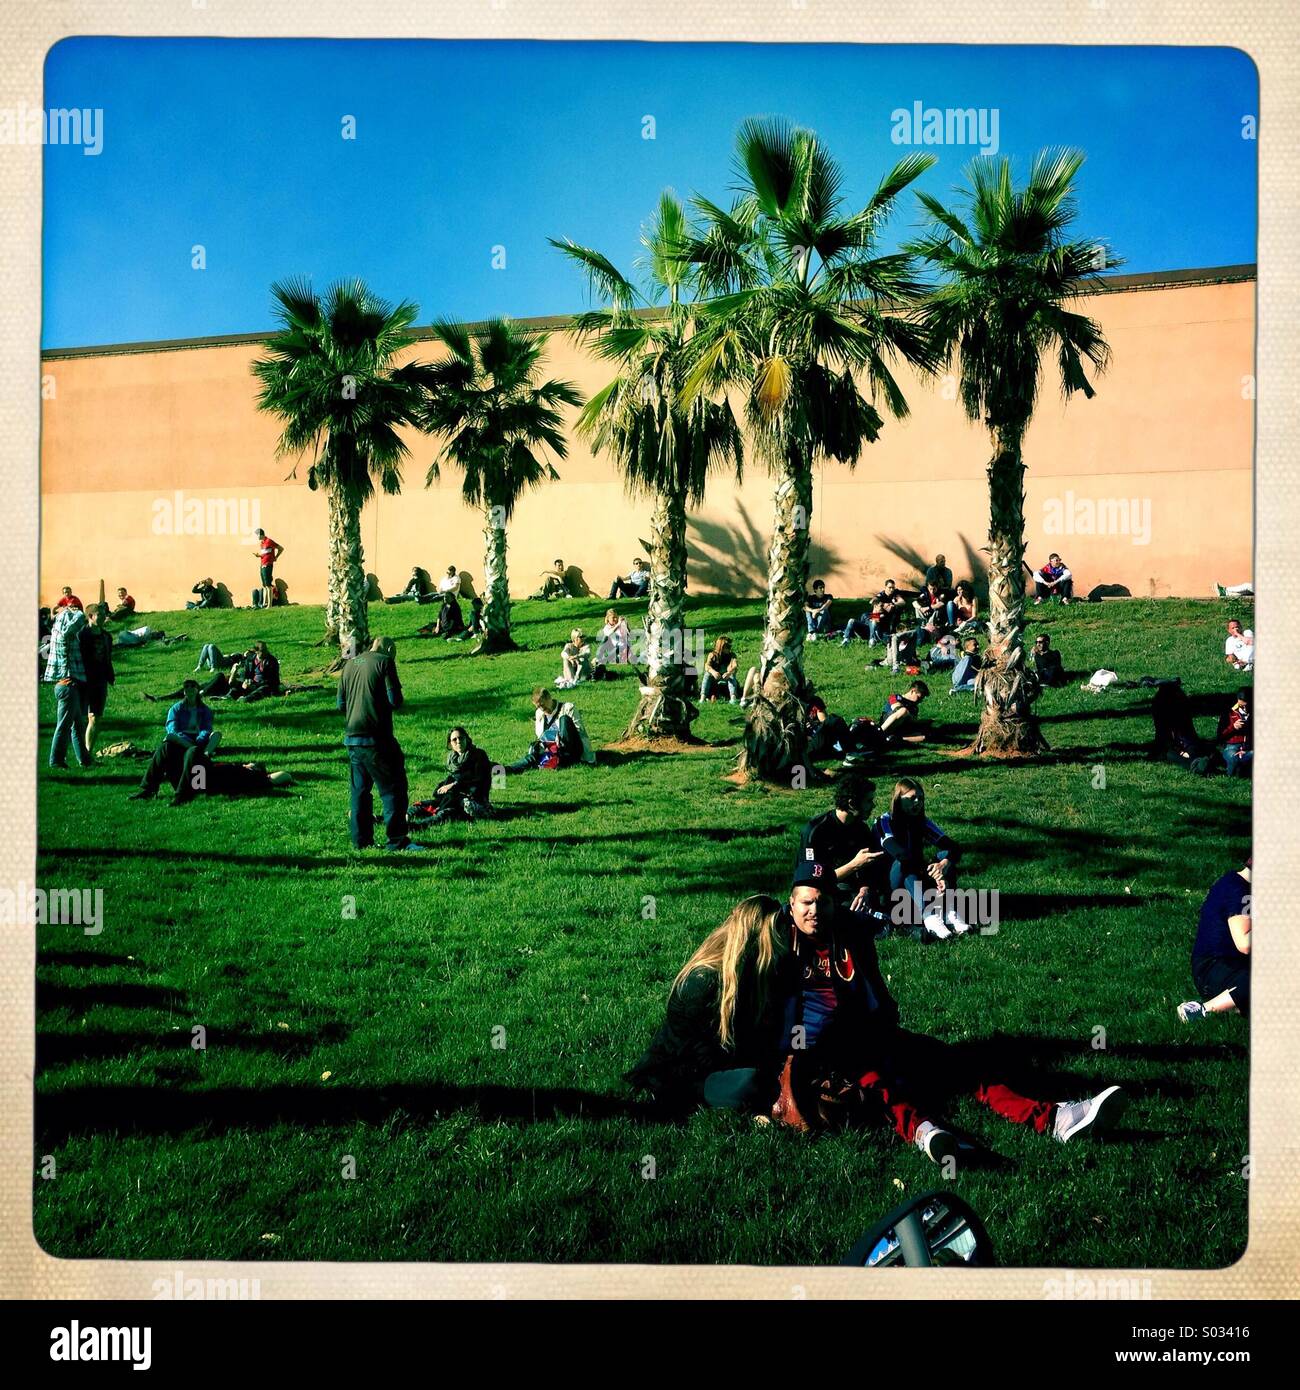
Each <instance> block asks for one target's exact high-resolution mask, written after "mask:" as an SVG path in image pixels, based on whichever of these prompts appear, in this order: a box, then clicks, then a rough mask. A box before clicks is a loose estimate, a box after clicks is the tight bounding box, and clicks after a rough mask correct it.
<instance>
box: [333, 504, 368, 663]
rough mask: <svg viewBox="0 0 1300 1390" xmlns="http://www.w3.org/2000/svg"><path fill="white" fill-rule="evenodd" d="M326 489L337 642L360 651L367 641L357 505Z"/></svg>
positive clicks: (363, 561) (363, 568)
mask: <svg viewBox="0 0 1300 1390" xmlns="http://www.w3.org/2000/svg"><path fill="white" fill-rule="evenodd" d="M336 491H337V490H336V489H331V491H330V512H329V572H330V580H331V583H332V584H333V586H334V589H335V598H334V601H335V604H336V610H335V618H336V622H337V626H338V634H339V646H340V647H342V648H344V649H346V648H347V647H348V646H349V645H351V646H352V648H353V650H354V651H358V652H360V651H364V650H365V649H366V647H368V646H369V645H370V615H369V612H368V610H367V608H366V572H365V553H364V551H363V549H362V545H361V508H360V506H359V505H358V503H357V502H356V500H355V499H354V498H352V497H350V496H348V495H347V494H346V493H343V492H338V494H337V496H336Z"/></svg>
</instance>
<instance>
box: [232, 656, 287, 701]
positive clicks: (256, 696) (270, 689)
mask: <svg viewBox="0 0 1300 1390" xmlns="http://www.w3.org/2000/svg"><path fill="white" fill-rule="evenodd" d="M241 693H242V698H243V699H244V701H245V702H246V703H249V704H251V703H252V702H253V701H254V700H265V699H266V698H267V697H268V696H269V695H282V694H283V693H284V691H283V689H282V688H281V686H280V662H279V660H278V659H277V658H276V657H274V656H272V655H271V651H270V648H269V647H268V646H267V645H266V643H265V642H261V641H258V642H254V643H253V661H252V667H251V669H250V671H249V673H248V680H247V681H246V682H245V684H244V687H243V691H242V692H241ZM236 698H240V697H238V696H236V695H235V693H234V692H233V691H232V692H231V699H232V700H233V699H236Z"/></svg>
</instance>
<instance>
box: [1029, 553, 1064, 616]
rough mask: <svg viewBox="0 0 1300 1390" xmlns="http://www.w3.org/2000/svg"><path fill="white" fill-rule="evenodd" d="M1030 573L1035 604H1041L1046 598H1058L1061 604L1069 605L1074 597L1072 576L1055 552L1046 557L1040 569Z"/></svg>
mask: <svg viewBox="0 0 1300 1390" xmlns="http://www.w3.org/2000/svg"><path fill="white" fill-rule="evenodd" d="M1030 573H1031V574H1032V576H1033V580H1034V602H1035V603H1042V601H1043V600H1044V599H1046V598H1059V599H1060V600H1061V602H1062V603H1069V601H1070V600H1071V599H1072V598H1073V597H1074V576H1073V575H1072V574H1071V573H1070V571H1069V568H1068V567H1067V566H1066V563H1065V561H1064V560H1062V559H1061V557H1060V556H1059V555H1057V554H1056V552H1055V551H1053V552H1052V554H1051V555H1049V556H1048V557H1047V563H1046V564H1045V565H1044V566H1043V568H1042V569H1040V570H1031V571H1030Z"/></svg>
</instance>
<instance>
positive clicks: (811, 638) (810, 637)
mask: <svg viewBox="0 0 1300 1390" xmlns="http://www.w3.org/2000/svg"><path fill="white" fill-rule="evenodd" d="M808 640H809V641H810V642H815V641H816V640H817V634H816V633H815V632H810V633H809V634H808Z"/></svg>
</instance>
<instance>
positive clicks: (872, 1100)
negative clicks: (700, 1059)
mask: <svg viewBox="0 0 1300 1390" xmlns="http://www.w3.org/2000/svg"><path fill="white" fill-rule="evenodd" d="M833 882H834V876H833V874H832V872H831V870H830V869H829V867H828V866H826V865H823V864H819V863H816V862H815V861H806V862H804V863H801V864H800V865H799V868H798V870H797V871H796V873H795V877H794V884H793V886H792V888H791V891H790V898H789V902H788V904H787V907H786V909H785V911H784V912H783V913H782V917H781V922H780V924H781V925H784V926H786V927H787V929H788V930H789V933H790V943H791V945H790V951H791V955H792V956H793V958H794V968H793V971H792V972H791V973H792V974H794V975H795V977H796V978H797V980H798V986H799V988H798V993H797V995H796V996H795V997H794V999H793V1001H792V1003H791V1006H790V1007H789V1008H788V1010H787V1014H786V1028H785V1033H784V1036H785V1037H786V1039H788V1040H790V1042H791V1043H793V1042H794V1040H795V1039H796V1038H797V1040H798V1046H790V1047H789V1050H788V1056H787V1058H786V1061H785V1064H784V1067H783V1069H782V1073H781V1089H780V1095H779V1096H778V1099H777V1101H776V1103H775V1105H774V1106H773V1108H772V1117H773V1119H776V1120H779V1121H781V1122H782V1123H784V1124H788V1125H792V1126H794V1127H795V1128H798V1129H811V1128H814V1127H817V1128H820V1127H823V1126H824V1125H826V1124H828V1123H830V1122H831V1121H832V1120H833V1119H838V1120H843V1119H845V1118H849V1119H852V1118H856V1117H863V1118H866V1117H871V1118H877V1117H881V1116H882V1115H883V1117H884V1118H885V1119H886V1121H887V1122H888V1123H890V1124H891V1127H892V1128H893V1130H894V1132H895V1133H896V1134H897V1135H898V1136H899V1138H900V1139H902V1140H903V1141H904V1143H908V1144H915V1146H916V1147H917V1148H918V1149H920V1150H921V1152H922V1153H923V1154H925V1155H926V1157H927V1158H930V1159H932V1160H933V1161H934V1162H936V1163H942V1162H944V1160H946V1159H952V1160H954V1161H956V1160H958V1159H959V1158H960V1156H961V1155H962V1154H963V1153H964V1152H965V1153H970V1152H972V1149H973V1146H970V1145H968V1144H967V1143H965V1142H964V1141H961V1140H959V1139H958V1137H957V1136H956V1135H955V1134H953V1133H951V1132H950V1131H949V1130H947V1129H945V1128H944V1127H943V1126H942V1124H941V1123H940V1122H939V1120H938V1119H937V1118H935V1117H932V1116H933V1114H934V1112H933V1111H930V1110H929V1106H928V1105H927V1104H925V1102H923V1101H922V1100H921V1099H920V1093H921V1092H922V1091H924V1092H927V1093H929V1092H937V1091H940V1090H942V1091H943V1092H945V1093H947V1094H948V1095H956V1094H961V1093H967V1094H969V1095H971V1096H972V1097H973V1099H975V1100H976V1101H977V1102H978V1103H979V1104H981V1105H986V1106H988V1107H989V1109H991V1110H993V1111H994V1112H995V1113H997V1114H999V1115H1001V1116H1002V1117H1003V1118H1004V1119H1007V1120H1010V1121H1011V1122H1012V1123H1013V1124H1025V1125H1032V1126H1033V1128H1034V1130H1035V1131H1036V1132H1037V1133H1039V1134H1050V1135H1051V1136H1052V1137H1053V1138H1054V1139H1056V1140H1058V1141H1059V1142H1061V1143H1068V1142H1070V1141H1071V1140H1074V1139H1078V1138H1082V1137H1084V1136H1090V1137H1097V1136H1100V1135H1101V1134H1103V1133H1104V1132H1105V1131H1106V1130H1107V1129H1109V1128H1110V1126H1112V1125H1113V1124H1114V1122H1115V1121H1116V1119H1117V1118H1118V1117H1119V1114H1120V1113H1121V1111H1122V1109H1123V1104H1124V1096H1123V1093H1122V1092H1121V1091H1120V1089H1119V1087H1118V1086H1108V1087H1107V1088H1106V1089H1105V1090H1103V1091H1101V1092H1100V1093H1099V1094H1098V1095H1096V1096H1093V1097H1092V1098H1091V1099H1089V1100H1079V1101H1044V1100H1035V1099H1033V1098H1031V1097H1029V1096H1026V1095H1023V1094H1021V1093H1020V1092H1018V1091H1016V1090H1013V1089H1012V1088H1011V1087H1010V1086H1008V1085H1006V1084H1005V1083H1004V1082H1002V1081H1001V1080H999V1079H996V1078H994V1077H990V1076H987V1075H981V1074H978V1073H971V1072H970V1071H969V1070H968V1069H967V1068H966V1067H965V1066H963V1065H961V1064H960V1062H959V1060H958V1059H957V1058H956V1056H955V1055H954V1054H952V1053H951V1052H950V1051H949V1049H946V1048H941V1047H939V1046H938V1045H936V1044H935V1043H934V1042H933V1041H932V1040H929V1039H925V1038H921V1037H918V1036H916V1035H913V1034H909V1033H906V1032H904V1031H903V1030H902V1029H901V1028H900V1027H899V1011H898V1005H897V1003H896V1002H895V1001H894V999H893V997H892V996H891V994H890V992H889V988H888V986H887V984H886V982H885V980H884V978H883V976H882V975H881V972H880V965H879V963H878V961H877V958H876V948H875V942H874V940H873V939H872V929H871V928H872V924H871V922H870V921H869V919H868V920H866V921H863V920H861V919H860V917H859V914H856V913H851V912H842V911H840V910H839V909H838V907H837V904H836V894H835V892H834V891H833V889H832V886H831V885H832V884H833ZM796 1028H797V1029H798V1032H797V1033H796V1032H795V1029H796ZM936 1051H937V1052H939V1053H940V1057H938V1058H936V1057H933V1056H932V1055H928V1054H933V1053H935V1052H936ZM923 1105H924V1106H925V1108H923ZM927 1111H929V1113H927Z"/></svg>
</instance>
